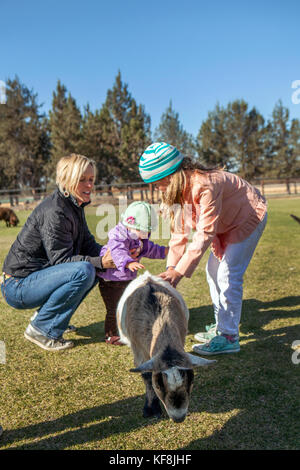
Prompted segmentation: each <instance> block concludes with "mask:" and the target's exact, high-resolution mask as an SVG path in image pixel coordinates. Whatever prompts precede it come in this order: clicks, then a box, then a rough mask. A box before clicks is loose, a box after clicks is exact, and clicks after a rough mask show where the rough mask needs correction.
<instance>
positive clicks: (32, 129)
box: [0, 77, 50, 188]
mask: <svg viewBox="0 0 300 470" xmlns="http://www.w3.org/2000/svg"><path fill="white" fill-rule="evenodd" d="M6 85H7V87H6V104H4V105H0V184H1V187H4V188H22V187H24V186H30V187H36V186H40V184H41V182H42V180H44V179H45V170H44V167H45V165H46V164H47V162H48V161H49V148H50V141H49V134H48V130H47V121H46V118H45V116H44V115H43V114H40V112H39V109H40V107H41V105H38V104H37V95H36V94H34V93H33V91H32V90H29V89H28V88H27V87H26V86H25V85H24V84H22V83H21V82H20V80H19V78H18V77H15V78H14V79H13V80H11V79H9V80H7V84H6Z"/></svg>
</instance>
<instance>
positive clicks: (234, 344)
mask: <svg viewBox="0 0 300 470" xmlns="http://www.w3.org/2000/svg"><path fill="white" fill-rule="evenodd" d="M193 351H194V352H195V353H197V354H200V355H204V356H212V355H214V354H230V353H236V352H239V351H240V343H239V341H238V340H234V339H233V338H232V337H230V336H229V335H226V336H225V335H217V336H215V337H214V338H212V339H211V340H210V341H209V342H208V343H206V344H195V345H194V346H193Z"/></svg>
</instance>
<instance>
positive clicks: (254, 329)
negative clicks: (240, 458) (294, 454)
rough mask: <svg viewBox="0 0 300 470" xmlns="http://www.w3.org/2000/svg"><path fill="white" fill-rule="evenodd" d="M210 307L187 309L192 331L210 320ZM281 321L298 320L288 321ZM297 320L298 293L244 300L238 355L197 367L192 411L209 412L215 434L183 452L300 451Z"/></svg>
mask: <svg viewBox="0 0 300 470" xmlns="http://www.w3.org/2000/svg"><path fill="white" fill-rule="evenodd" d="M287 307H289V308H291V307H294V308H293V309H287ZM295 307H296V308H295ZM209 310H211V312H212V308H211V306H210V307H208V306H204V307H200V308H194V309H191V310H190V315H191V317H190V327H189V330H190V333H192V334H195V333H196V332H198V331H203V330H204V328H203V327H204V325H205V324H207V323H212V322H213V314H212V313H211V315H209ZM285 319H289V320H290V321H291V322H292V323H295V320H297V321H296V323H297V324H292V325H288V323H287V321H285ZM299 323H300V296H291V297H283V298H281V299H277V300H273V301H270V302H261V301H259V300H256V299H247V300H244V302H243V312H242V319H241V325H240V332H241V337H240V345H241V351H240V353H238V354H228V355H227V354H224V355H218V356H213V357H212V358H213V359H217V364H216V366H215V368H214V371H213V372H212V373H210V374H206V373H205V371H203V372H202V371H199V372H197V376H196V378H195V386H194V395H193V396H192V401H191V406H190V411H191V412H193V411H196V412H200V413H201V412H203V413H211V414H212V417H211V421H212V422H215V425H214V424H213V425H211V423H210V427H212V428H213V432H212V434H211V435H210V436H208V437H206V438H200V439H195V440H193V441H191V442H190V443H189V445H188V446H187V447H185V449H186V450H193V449H203V450H204V449H299V442H300V428H299V420H300V402H299V391H300V389H299V383H300V364H298V363H297V364H296V363H295V362H293V361H292V355H293V350H292V349H291V344H292V342H293V341H294V340H300V325H299ZM298 359H299V360H300V354H299V356H298ZM201 382H202V384H201ZM200 384H201V385H202V386H200ZM224 413H228V415H229V419H228V420H227V421H226V419H225V420H224ZM232 414H233V415H234V416H232ZM219 416H223V419H222V420H221V422H222V424H219V422H218V420H219V419H220V418H219ZM224 421H226V422H225V424H224Z"/></svg>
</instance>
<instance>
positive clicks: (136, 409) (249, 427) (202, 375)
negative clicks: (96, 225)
mask: <svg viewBox="0 0 300 470" xmlns="http://www.w3.org/2000/svg"><path fill="white" fill-rule="evenodd" d="M291 307H296V308H294V309H290V310H288V309H287V308H291ZM209 311H211V312H212V308H211V306H204V307H199V308H193V309H191V310H190V315H191V316H190V325H189V329H190V333H195V332H196V331H199V330H200V329H203V326H204V325H205V324H206V323H211V322H212V321H213V315H212V313H211V314H210V312H209ZM299 317H300V296H294V297H284V298H281V299H278V300H274V301H270V302H261V301H258V300H256V299H246V300H244V303H243V313H242V321H241V327H240V330H241V351H240V353H239V354H232V355H231V354H228V355H219V356H217V357H214V358H216V359H217V364H216V366H215V367H212V368H208V369H206V368H204V369H205V370H201V369H202V368H201V369H200V370H199V369H197V371H196V375H195V384H194V390H193V393H192V397H191V403H190V413H189V416H188V417H187V418H186V421H185V423H186V422H187V421H189V420H190V423H188V426H189V427H191V426H192V427H193V430H194V431H193V434H194V439H193V440H191V441H190V442H189V443H188V444H187V445H185V447H184V448H182V449H184V450H198V449H200V450H205V449H265V450H267V449H274V450H275V449H297V448H299V442H300V429H299V421H300V406H299V392H300V389H299V383H300V380H299V378H300V364H299V365H295V364H294V363H293V362H292V360H291V358H292V353H293V351H292V350H291V347H290V346H291V343H292V342H293V341H294V340H295V339H300V326H299V324H296V325H290V326H289V325H287V322H286V321H285V319H297V320H298V319H299ZM281 320H282V321H281ZM271 322H274V323H272V324H270V323H271ZM293 323H294V321H293ZM297 323H298V322H297ZM268 325H269V328H268ZM95 328H96V330H95ZM100 330H101V331H102V322H100V323H95V324H91V325H89V326H87V327H84V328H80V329H79V333H80V334H82V335H83V336H84V335H85V334H86V335H87V336H90V339H88V340H87V341H93V342H95V341H96V340H95V338H96V337H98V333H99V331H100ZM79 341H80V340H79ZM83 341H86V340H85V339H83ZM97 341H98V338H97ZM143 400H144V396H135V397H131V398H128V399H126V400H120V401H116V402H113V403H110V404H105V405H101V406H98V407H93V408H86V409H83V410H80V411H77V412H74V413H71V414H67V415H65V416H62V417H60V418H58V419H55V420H52V421H45V422H41V423H38V424H34V425H29V426H26V427H23V428H20V429H15V430H5V432H4V434H3V436H2V439H1V442H0V445H1V446H5V447H7V448H8V449H10V450H11V449H15V450H22V449H32V450H42V449H46V450H47V449H51V450H52V449H53V450H63V449H66V448H70V447H72V446H79V447H81V448H82V447H84V448H93V449H95V443H97V442H99V441H101V440H105V439H108V438H110V437H112V436H118V435H120V438H119V439H118V442H125V439H126V437H124V433H130V432H133V431H135V430H139V429H141V428H143V427H145V426H148V425H152V424H153V423H154V422H157V420H152V419H151V420H150V421H148V420H145V419H143V418H142V406H143ZM193 415H194V416H193ZM164 419H166V420H168V418H167V417H166V415H164ZM185 423H183V424H182V425H178V432H184V429H185V428H184V425H185ZM172 425H173V423H172ZM181 426H182V428H181V429H180V427H181ZM207 429H211V430H212V432H211V434H210V435H208V434H209V432H207ZM200 436H202V437H200ZM203 436H205V437H203ZM19 441H21V442H19ZM24 441H27V442H26V443H24ZM28 441H29V442H28ZM116 445H118V444H116Z"/></svg>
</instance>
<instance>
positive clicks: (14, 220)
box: [0, 207, 20, 227]
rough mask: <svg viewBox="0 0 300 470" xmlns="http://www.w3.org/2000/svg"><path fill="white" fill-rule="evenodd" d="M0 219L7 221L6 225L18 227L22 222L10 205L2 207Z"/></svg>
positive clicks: (0, 208)
mask: <svg viewBox="0 0 300 470" xmlns="http://www.w3.org/2000/svg"><path fill="white" fill-rule="evenodd" d="M0 220H4V221H5V222H6V227H11V226H13V227H16V226H17V225H18V223H19V222H20V221H19V219H18V217H17V216H16V214H15V213H14V211H13V210H12V209H9V208H8V207H0Z"/></svg>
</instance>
